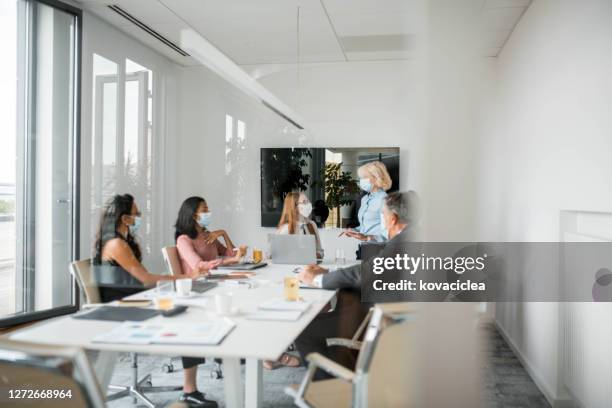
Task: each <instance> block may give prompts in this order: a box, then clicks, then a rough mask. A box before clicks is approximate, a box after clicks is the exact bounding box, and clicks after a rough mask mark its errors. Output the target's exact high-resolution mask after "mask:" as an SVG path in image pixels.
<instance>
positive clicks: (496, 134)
mask: <svg viewBox="0 0 612 408" xmlns="http://www.w3.org/2000/svg"><path fill="white" fill-rule="evenodd" d="M611 21H612V3H611V2H609V1H606V0H590V1H580V2H578V1H573V0H535V1H534V3H533V4H532V6H531V7H530V8H529V9H528V10H527V12H526V14H525V15H524V16H523V18H522V20H521V21H520V23H519V24H518V26H517V28H516V30H515V31H514V33H513V34H512V36H511V38H510V40H509V41H508V43H507V44H506V46H505V48H504V50H503V52H502V54H501V55H500V57H499V60H498V72H497V83H498V88H497V90H496V93H494V94H493V95H492V98H493V101H495V108H494V109H491V111H490V112H489V113H488V114H489V116H487V120H486V121H483V123H484V129H485V130H484V132H483V135H482V139H481V142H480V151H481V152H480V160H479V163H480V168H479V172H478V174H479V176H480V179H479V186H480V193H479V203H480V210H479V220H480V223H479V234H480V238H481V239H483V240H498V241H557V240H558V239H559V236H560V227H559V220H560V212H561V210H563V209H571V210H580V211H604V212H610V211H611V210H612V189H610V175H611V174H612V161H611V160H610V157H611V153H612V138H611V137H610V135H611V134H612V116H611V115H610V112H611V111H612V77H611V76H610V72H612V46H611V43H610V38H612V24H610V22H611ZM610 317H612V316H610ZM560 318H561V316H560V308H559V305H558V304H554V303H525V304H514V303H500V304H498V305H497V313H496V320H497V323H498V325H499V326H500V327H501V328H502V329H503V331H504V332H505V333H506V335H507V336H508V338H509V339H510V341H511V342H512V343H513V345H514V346H515V347H516V349H517V350H518V352H519V354H520V356H521V357H522V358H523V359H524V361H525V362H526V364H527V368H528V369H529V370H530V371H531V374H532V376H533V377H534V379H535V380H536V382H538V385H540V387H541V388H542V389H543V391H544V392H545V394H547V397H549V398H550V399H551V400H553V402H555V400H559V401H560V400H563V399H564V398H565V395H564V387H563V378H562V376H561V375H560V374H561V373H562V370H561V363H562V361H561V360H560V359H561V356H562V353H561V351H562V343H561V340H560V330H559V329H560V326H559V322H560ZM587 341H588V340H587ZM599 374H602V373H598V372H591V373H590V375H593V376H597V375H599ZM557 402H558V401H557ZM583 402H584V403H585V404H586V405H587V406H604V402H602V401H601V400H600V401H596V400H590V401H583ZM607 403H609V400H608V401H607Z"/></svg>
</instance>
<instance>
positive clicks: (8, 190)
mask: <svg viewBox="0 0 612 408" xmlns="http://www.w3.org/2000/svg"><path fill="white" fill-rule="evenodd" d="M80 20H81V15H80V11H79V10H77V9H75V8H73V7H70V6H67V5H64V4H63V3H60V2H55V1H48V0H46V1H44V2H38V1H36V0H11V1H3V2H0V31H1V33H0V37H1V38H2V40H0V41H1V42H0V52H2V55H3V57H4V58H6V60H5V61H3V63H2V64H0V70H1V71H0V81H2V84H1V85H2V89H3V97H2V98H1V99H0V100H1V102H0V104H1V105H0V115H1V116H0V126H1V127H2V129H1V131H0V143H1V146H2V148H1V149H0V290H2V292H3V293H1V294H0V325H3V326H5V325H11V324H16V323H20V322H24V321H28V320H34V319H38V318H42V317H45V316H52V315H57V314H61V313H68V312H72V311H74V310H75V309H76V308H75V306H74V305H75V296H76V294H75V291H74V283H73V281H72V278H71V276H70V274H69V271H68V264H69V262H70V261H72V260H73V259H75V258H76V257H77V255H78V249H79V248H78V234H77V231H78V206H77V203H78V198H79V197H78V178H77V176H78V173H77V172H76V171H75V169H76V168H77V165H78V154H77V152H78V148H79V143H78V141H79V137H78V136H79V135H78V124H79V109H78V108H79V88H78V86H79V72H80V70H79V68H80V65H79V63H78V59H79V47H80Z"/></svg>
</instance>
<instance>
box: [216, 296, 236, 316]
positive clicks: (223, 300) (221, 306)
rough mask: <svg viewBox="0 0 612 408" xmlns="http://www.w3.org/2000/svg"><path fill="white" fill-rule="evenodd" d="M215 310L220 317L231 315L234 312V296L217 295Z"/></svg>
mask: <svg viewBox="0 0 612 408" xmlns="http://www.w3.org/2000/svg"><path fill="white" fill-rule="evenodd" d="M215 308H216V309H217V313H219V314H220V315H229V314H230V313H231V311H232V294H231V293H217V294H216V295H215Z"/></svg>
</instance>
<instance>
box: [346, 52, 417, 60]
mask: <svg viewBox="0 0 612 408" xmlns="http://www.w3.org/2000/svg"><path fill="white" fill-rule="evenodd" d="M346 56H347V59H348V60H349V61H383V60H406V59H410V58H411V57H413V54H411V53H410V52H409V51H372V52H367V51H364V52H347V53H346Z"/></svg>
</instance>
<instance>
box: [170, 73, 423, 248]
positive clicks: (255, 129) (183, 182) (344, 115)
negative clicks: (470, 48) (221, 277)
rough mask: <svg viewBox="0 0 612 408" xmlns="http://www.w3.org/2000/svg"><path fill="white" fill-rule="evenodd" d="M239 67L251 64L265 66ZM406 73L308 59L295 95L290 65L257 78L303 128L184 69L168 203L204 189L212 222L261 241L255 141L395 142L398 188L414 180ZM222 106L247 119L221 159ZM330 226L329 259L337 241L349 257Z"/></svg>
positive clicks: (413, 112)
mask: <svg viewBox="0 0 612 408" xmlns="http://www.w3.org/2000/svg"><path fill="white" fill-rule="evenodd" d="M246 68H247V69H248V70H250V71H251V72H256V71H257V69H265V68H266V67H246ZM410 75H411V72H410V63H408V62H364V63H341V64H306V65H304V66H302V67H301V72H300V76H301V86H300V92H299V100H298V101H297V103H296V93H295V91H296V86H295V80H296V71H295V70H294V68H293V67H291V66H286V67H281V70H277V71H275V72H274V73H272V74H269V75H267V76H265V77H260V78H259V80H260V81H261V82H262V84H263V85H264V86H266V87H267V88H268V89H269V90H271V91H272V92H273V93H275V94H276V95H277V96H279V97H280V98H281V99H282V100H283V101H284V102H285V103H288V104H289V105H291V106H293V107H295V108H296V110H298V112H299V113H300V114H302V115H303V116H304V117H305V118H307V121H308V122H307V125H308V130H309V131H308V132H300V131H297V130H296V129H294V128H293V127H292V126H291V125H289V124H288V123H286V122H285V121H284V120H283V119H281V118H279V117H278V116H276V115H275V114H274V113H272V112H271V111H269V110H268V109H267V108H265V107H263V106H262V105H260V104H259V103H257V102H255V101H254V100H252V99H250V98H246V97H245V96H243V95H241V94H240V93H239V92H238V91H236V90H235V89H234V88H233V87H232V86H230V85H228V84H227V83H225V82H224V81H223V80H221V79H219V78H218V77H217V76H216V75H214V74H212V73H210V71H208V70H206V69H205V68H201V67H191V68H183V69H182V76H181V86H180V95H181V98H180V105H179V111H180V114H179V122H180V128H179V129H180V130H179V134H180V138H179V140H178V141H177V149H178V157H180V160H179V163H178V167H177V172H178V174H180V175H181V176H180V177H179V178H178V179H177V183H176V186H175V187H176V194H175V195H174V208H175V209H176V210H175V211H178V207H179V206H180V202H181V201H182V200H183V199H185V198H186V197H188V196H190V195H202V196H204V197H205V198H206V199H207V200H208V202H209V205H211V207H212V211H213V212H214V219H215V221H214V222H213V228H225V229H227V230H228V231H229V232H230V235H231V237H232V238H233V239H234V240H235V241H236V242H241V243H245V244H248V245H250V246H253V245H257V246H260V247H263V248H266V247H267V240H266V237H267V234H268V233H270V232H271V231H272V229H266V228H261V227H260V191H259V188H260V180H259V177H260V169H259V166H260V159H259V154H260V152H259V150H260V148H262V147H292V146H338V147H345V146H366V147H367V146H374V147H379V146H399V147H400V155H401V157H400V161H401V175H400V183H401V188H402V189H408V188H416V189H418V188H419V183H420V178H421V174H419V161H420V160H421V157H422V143H421V138H422V130H420V129H419V128H418V125H419V123H418V118H419V113H420V112H421V110H422V107H420V106H418V105H415V100H416V99H415V98H414V96H413V95H414V94H415V92H416V91H415V89H416V87H414V86H413V85H411V83H412V82H411V81H410ZM226 114H229V115H232V116H233V117H234V120H241V121H243V122H244V123H245V124H246V137H245V140H244V150H240V153H237V151H238V150H237V149H236V147H235V146H234V149H233V151H232V153H230V154H229V156H228V157H227V158H226V148H228V147H231V146H230V145H231V143H232V142H230V143H229V144H228V143H226V118H225V115H226ZM235 126H236V125H234V136H233V137H234V140H235V139H236V137H237V134H236V130H235ZM171 206H172V205H170V207H171ZM174 214H176V212H175V213H174ZM167 235H168V234H167ZM337 235H338V231H337V230H327V231H323V232H322V241H323V246H324V248H325V250H326V254H327V256H328V257H332V258H333V257H334V253H335V249H336V248H339V247H342V248H344V249H345V253H346V256H347V258H350V257H354V251H355V249H356V242H355V241H353V240H350V239H346V238H340V239H338V238H337ZM171 238H172V237H171V236H168V239H171Z"/></svg>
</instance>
